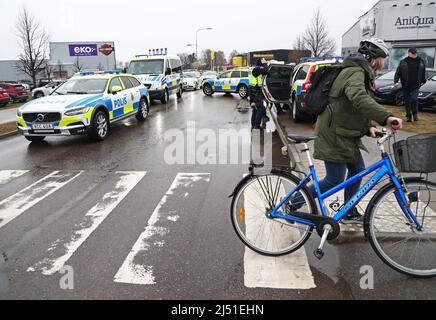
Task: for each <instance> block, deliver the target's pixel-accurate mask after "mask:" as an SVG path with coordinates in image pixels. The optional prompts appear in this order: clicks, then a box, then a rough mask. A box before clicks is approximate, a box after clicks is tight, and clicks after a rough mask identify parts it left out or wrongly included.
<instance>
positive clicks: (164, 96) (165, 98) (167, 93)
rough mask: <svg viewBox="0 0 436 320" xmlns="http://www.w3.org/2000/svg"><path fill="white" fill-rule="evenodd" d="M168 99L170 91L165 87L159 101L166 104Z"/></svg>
mask: <svg viewBox="0 0 436 320" xmlns="http://www.w3.org/2000/svg"><path fill="white" fill-rule="evenodd" d="M169 100H170V93H169V92H168V89H165V92H164V94H163V96H162V99H160V102H161V103H162V104H167V103H168V101H169Z"/></svg>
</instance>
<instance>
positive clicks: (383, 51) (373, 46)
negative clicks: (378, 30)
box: [359, 38, 389, 59]
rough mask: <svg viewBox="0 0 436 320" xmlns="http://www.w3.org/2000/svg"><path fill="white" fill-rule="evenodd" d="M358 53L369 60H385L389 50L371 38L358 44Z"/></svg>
mask: <svg viewBox="0 0 436 320" xmlns="http://www.w3.org/2000/svg"><path fill="white" fill-rule="evenodd" d="M359 52H360V53H361V54H363V55H364V56H366V57H367V58H369V59H377V58H387V57H388V56H389V48H388V46H387V44H386V42H384V41H383V40H381V39H377V38H371V39H366V40H363V41H362V42H361V43H360V47H359Z"/></svg>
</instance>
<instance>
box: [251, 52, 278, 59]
mask: <svg viewBox="0 0 436 320" xmlns="http://www.w3.org/2000/svg"><path fill="white" fill-rule="evenodd" d="M253 58H265V59H267V58H271V59H274V55H273V54H268V53H265V54H258V53H255V54H253Z"/></svg>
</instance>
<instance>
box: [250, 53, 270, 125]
mask: <svg viewBox="0 0 436 320" xmlns="http://www.w3.org/2000/svg"><path fill="white" fill-rule="evenodd" d="M268 72H269V66H268V62H267V61H266V60H265V59H264V58H263V59H260V60H258V61H256V64H255V68H254V69H253V71H252V74H253V77H254V78H255V79H256V83H255V84H254V83H253V84H251V83H250V88H249V89H250V96H249V100H250V105H251V107H252V108H253V115H252V117H251V128H252V129H261V126H262V120H263V119H264V118H265V117H266V109H265V105H264V101H265V98H264V96H263V93H262V81H263V77H264V76H266V75H268Z"/></svg>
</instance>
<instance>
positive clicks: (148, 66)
mask: <svg viewBox="0 0 436 320" xmlns="http://www.w3.org/2000/svg"><path fill="white" fill-rule="evenodd" d="M163 69H164V60H162V59H159V60H139V61H132V62H130V66H129V73H130V74H133V75H135V74H156V75H158V74H162V73H163Z"/></svg>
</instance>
